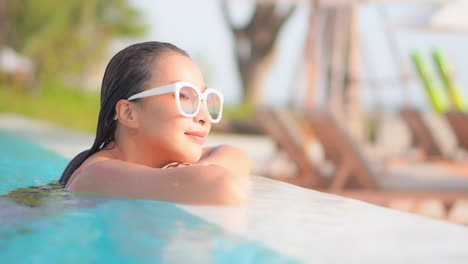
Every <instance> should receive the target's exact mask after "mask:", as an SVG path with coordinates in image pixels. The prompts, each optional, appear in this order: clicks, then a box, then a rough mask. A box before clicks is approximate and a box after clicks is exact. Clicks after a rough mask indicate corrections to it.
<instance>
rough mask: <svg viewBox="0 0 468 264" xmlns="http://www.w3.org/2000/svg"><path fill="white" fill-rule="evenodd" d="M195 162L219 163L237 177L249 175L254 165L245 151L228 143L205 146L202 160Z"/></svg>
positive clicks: (205, 163) (203, 163) (202, 163)
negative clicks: (210, 146)
mask: <svg viewBox="0 0 468 264" xmlns="http://www.w3.org/2000/svg"><path fill="white" fill-rule="evenodd" d="M194 164H199V165H210V164H213V165H219V166H222V167H224V168H226V169H227V170H229V171H230V172H231V173H232V174H233V175H235V176H237V177H247V176H249V175H250V171H251V169H252V165H253V163H252V160H251V159H250V158H249V156H248V154H247V153H246V152H245V151H243V150H241V149H238V148H235V147H232V146H228V145H220V146H217V147H212V148H205V149H204V151H203V154H202V156H201V158H200V160H199V161H198V162H196V163H194Z"/></svg>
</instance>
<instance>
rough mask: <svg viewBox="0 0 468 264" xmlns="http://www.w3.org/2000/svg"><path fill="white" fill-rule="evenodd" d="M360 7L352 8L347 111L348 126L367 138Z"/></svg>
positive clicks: (354, 133)
mask: <svg viewBox="0 0 468 264" xmlns="http://www.w3.org/2000/svg"><path fill="white" fill-rule="evenodd" d="M358 11H359V10H358V7H357V6H353V7H352V8H351V10H350V15H351V21H350V23H349V27H350V37H349V60H348V80H347V84H346V90H345V96H346V97H345V100H346V101H345V111H346V113H347V120H348V128H349V130H350V132H351V133H352V134H353V135H354V136H355V138H357V139H359V140H364V139H365V130H364V126H363V124H364V122H363V116H362V100H361V88H362V87H361V86H362V85H361V81H362V80H361V79H362V78H361V76H362V74H361V52H360V32H359V17H358V16H359V14H358Z"/></svg>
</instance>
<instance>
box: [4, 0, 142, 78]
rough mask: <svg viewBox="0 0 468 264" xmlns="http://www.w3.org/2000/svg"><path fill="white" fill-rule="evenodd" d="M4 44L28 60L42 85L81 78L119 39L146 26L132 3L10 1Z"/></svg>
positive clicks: (111, 0)
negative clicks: (112, 43) (113, 42)
mask: <svg viewBox="0 0 468 264" xmlns="http://www.w3.org/2000/svg"><path fill="white" fill-rule="evenodd" d="M6 10H7V11H6V12H7V15H6V20H7V21H6V30H5V31H6V33H5V44H6V45H8V46H11V47H13V48H14V49H15V50H16V51H18V52H19V53H21V54H23V55H25V56H27V57H29V58H30V59H32V61H33V62H34V64H35V69H36V70H35V74H36V79H37V80H38V81H40V82H41V81H42V82H43V81H49V80H54V81H63V80H64V79H65V77H67V76H69V75H70V74H72V75H73V76H75V77H77V78H78V79H79V78H80V77H82V75H83V74H84V72H85V70H86V69H88V68H89V67H90V65H92V64H93V63H96V62H97V61H99V60H100V59H102V55H104V54H105V52H106V49H107V48H108V47H109V43H110V41H111V40H112V39H113V38H116V37H130V36H141V35H142V34H143V33H144V32H145V27H144V26H143V23H142V21H141V20H140V13H139V11H138V10H137V9H136V8H134V7H132V6H130V4H129V1H128V0H66V1H63V0H41V1H37V0H6Z"/></svg>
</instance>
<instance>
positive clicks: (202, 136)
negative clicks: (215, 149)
mask: <svg viewBox="0 0 468 264" xmlns="http://www.w3.org/2000/svg"><path fill="white" fill-rule="evenodd" d="M184 134H185V135H187V136H188V137H189V138H191V139H193V140H194V141H195V142H197V143H200V144H203V143H205V140H206V136H207V135H208V133H206V132H185V133H184Z"/></svg>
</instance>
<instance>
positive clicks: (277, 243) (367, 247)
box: [0, 114, 468, 263]
mask: <svg viewBox="0 0 468 264" xmlns="http://www.w3.org/2000/svg"><path fill="white" fill-rule="evenodd" d="M0 130H6V131H10V132H11V133H15V134H16V135H18V136H21V137H25V138H27V139H30V140H33V141H35V142H37V143H39V144H41V145H43V146H44V147H46V148H48V149H50V150H53V151H56V152H58V153H61V154H62V155H64V156H65V157H68V158H71V157H73V156H74V155H75V154H76V153H78V152H80V151H82V150H83V149H85V148H87V147H89V146H90V145H91V143H92V140H93V135H89V134H84V133H79V132H76V131H72V130H69V129H64V128H60V127H57V126H54V125H51V124H49V123H46V122H43V121H37V120H32V119H28V118H24V117H21V116H17V115H11V114H0ZM219 143H229V144H233V145H236V146H239V147H241V148H244V149H245V150H246V151H247V152H249V153H250V154H251V156H252V158H253V159H254V160H262V159H263V160H264V159H266V158H265V156H268V155H270V154H269V153H270V151H271V148H272V144H271V142H270V141H269V140H268V139H267V138H264V137H258V138H248V137H243V136H234V135H228V136H224V135H213V137H211V138H210V141H209V142H208V144H210V145H211V144H219ZM57 177H58V175H57ZM252 183H253V184H252V189H251V192H250V200H249V202H248V203H246V204H245V205H242V206H235V207H220V206H188V205H179V207H180V208H182V209H184V210H186V211H187V212H189V213H191V214H193V215H196V216H198V217H200V218H202V219H204V220H206V221H208V222H211V223H214V224H216V225H218V226H220V227H222V228H223V229H225V230H226V231H228V232H232V233H235V234H237V235H239V236H242V237H243V238H246V239H249V240H253V241H258V242H261V243H263V244H265V245H266V246H268V247H270V248H271V249H273V250H275V251H277V252H279V253H281V254H284V255H287V256H291V257H294V258H295V259H298V260H301V261H303V262H305V263H374V262H378V263H467V262H468V246H467V245H468V228H467V227H466V226H462V225H457V224H453V223H448V222H444V221H441V220H437V219H431V218H428V217H424V216H418V215H414V214H409V213H404V212H400V211H396V210H391V209H386V208H383V207H378V206H374V205H371V204H367V203H364V202H360V201H356V200H352V199H346V198H342V197H339V196H334V195H330V194H325V193H320V192H316V191H313V190H308V189H304V188H300V187H297V186H294V185H290V184H287V183H283V182H279V181H275V180H271V179H267V178H264V177H261V176H252Z"/></svg>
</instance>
